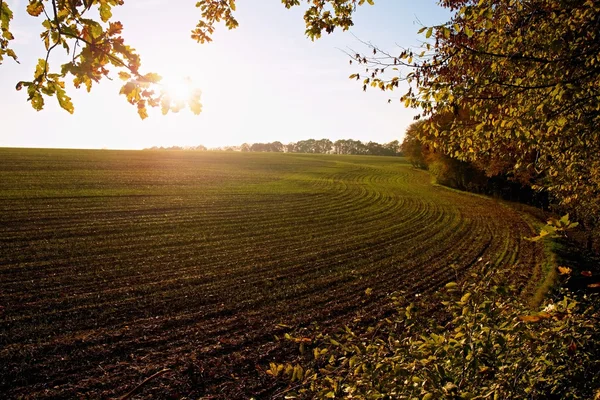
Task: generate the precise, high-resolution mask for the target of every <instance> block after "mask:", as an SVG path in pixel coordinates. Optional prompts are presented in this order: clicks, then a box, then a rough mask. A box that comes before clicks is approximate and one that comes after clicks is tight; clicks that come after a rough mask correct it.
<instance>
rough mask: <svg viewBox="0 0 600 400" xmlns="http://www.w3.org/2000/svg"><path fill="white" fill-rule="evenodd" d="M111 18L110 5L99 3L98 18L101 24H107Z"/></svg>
mask: <svg viewBox="0 0 600 400" xmlns="http://www.w3.org/2000/svg"><path fill="white" fill-rule="evenodd" d="M111 17H112V11H111V7H110V4H108V3H106V2H103V3H100V18H101V19H102V22H108V20H109V19H110V18H111Z"/></svg>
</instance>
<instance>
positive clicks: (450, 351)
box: [267, 267, 600, 399]
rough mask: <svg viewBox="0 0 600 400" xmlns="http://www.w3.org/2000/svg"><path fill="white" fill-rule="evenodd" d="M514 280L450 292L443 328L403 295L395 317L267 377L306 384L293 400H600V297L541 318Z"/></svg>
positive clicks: (274, 368) (499, 278)
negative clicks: (517, 290) (599, 326)
mask: <svg viewBox="0 0 600 400" xmlns="http://www.w3.org/2000/svg"><path fill="white" fill-rule="evenodd" d="M508 279H509V277H508V276H503V274H501V273H499V272H497V271H493V270H491V269H488V268H486V267H484V268H482V269H481V270H480V271H475V272H474V273H472V275H471V276H470V277H469V278H468V279H467V280H466V281H465V282H463V283H460V284H458V283H455V282H451V283H448V284H446V290H445V291H444V292H443V293H441V294H440V301H441V307H442V310H436V309H434V310H433V315H436V314H437V315H438V320H439V321H441V323H440V324H437V323H436V322H434V321H432V319H431V315H432V314H431V311H432V310H431V307H430V309H429V310H428V311H429V312H423V313H421V312H420V311H419V309H418V306H417V305H415V304H409V305H406V304H408V302H409V301H410V300H407V299H405V298H404V297H403V296H401V295H400V296H396V297H394V300H395V301H396V302H397V304H398V310H397V313H396V314H395V315H394V317H392V318H390V319H388V320H386V321H384V322H382V323H381V324H380V325H378V326H377V327H371V328H369V329H368V330H366V331H365V332H363V333H356V332H353V331H352V330H350V329H349V328H346V329H345V330H344V331H343V332H342V333H340V334H339V335H333V336H323V335H321V336H320V337H319V339H318V342H317V343H316V344H314V345H313V346H314V347H313V348H312V349H307V350H306V353H308V354H310V355H311V356H310V357H305V359H304V363H296V364H276V363H272V364H271V365H270V368H269V370H268V371H267V372H268V373H269V374H271V375H274V376H278V377H282V378H283V379H289V380H291V381H292V382H294V381H299V382H300V383H301V386H299V387H298V388H296V389H295V391H294V392H292V393H289V395H288V398H312V397H319V398H356V399H386V398H387V399H392V398H393V399H487V398H489V399H508V398H529V399H548V398H555V399H559V398H561V399H562V398H573V399H575V398H592V397H594V394H595V395H596V396H599V395H600V376H598V374H597V373H596V372H597V371H598V369H599V368H600V361H598V354H599V351H600V347H599V343H600V342H599V341H598V340H599V339H600V337H599V336H600V334H599V332H598V330H597V323H598V318H600V307H599V303H598V301H597V300H598V299H597V296H596V295H584V296H575V295H573V294H572V293H567V292H564V293H563V297H562V298H561V299H560V300H557V301H555V302H549V303H548V304H547V305H546V307H545V308H544V309H543V310H542V311H540V312H533V313H532V312H531V311H529V310H528V308H527V307H526V306H525V304H523V303H522V302H521V301H520V300H519V299H518V297H517V296H516V293H515V291H514V288H513V287H511V286H510V285H507V284H506V282H507V280H508ZM290 338H291V339H292V340H293V339H295V338H293V337H290Z"/></svg>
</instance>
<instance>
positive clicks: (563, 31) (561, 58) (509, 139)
mask: <svg viewBox="0 0 600 400" xmlns="http://www.w3.org/2000/svg"><path fill="white" fill-rule="evenodd" d="M440 5H441V6H442V7H445V8H447V9H449V10H450V11H451V12H452V17H451V20H450V21H448V22H447V23H445V24H442V25H439V26H433V27H423V28H422V30H421V32H422V34H423V35H424V36H425V44H424V48H423V49H419V50H414V49H413V50H411V49H402V50H400V51H399V52H398V54H392V53H389V52H386V51H384V50H381V49H379V48H377V47H375V46H371V50H370V52H371V51H372V52H373V53H374V54H371V53H369V54H368V55H367V54H365V55H361V54H356V55H354V56H353V58H354V60H355V61H357V62H358V63H360V64H361V67H364V68H365V69H367V71H365V70H364V69H363V70H362V71H359V72H358V73H356V74H353V75H352V78H353V79H359V81H360V82H361V85H362V86H363V88H364V89H367V88H369V87H376V88H379V89H383V90H393V89H394V88H397V87H399V85H400V83H401V82H402V81H403V80H405V81H407V83H408V84H409V85H410V86H409V89H408V92H407V93H405V95H404V96H402V97H401V101H403V102H404V103H405V104H406V105H407V106H411V107H414V108H416V109H418V110H419V112H420V116H421V117H422V118H425V119H427V120H428V127H429V128H428V129H429V130H430V131H431V132H433V133H435V134H434V135H429V136H427V137H424V140H425V141H426V142H428V143H429V144H430V145H432V146H434V147H435V148H437V149H439V150H440V151H443V152H444V153H445V154H448V155H450V156H452V157H454V158H456V159H459V160H469V161H481V160H486V159H492V158H493V159H495V160H496V161H498V163H497V164H496V166H499V165H500V162H503V163H504V164H507V165H506V169H507V170H510V171H512V172H513V173H514V174H515V175H520V174H521V175H524V176H531V177H534V178H535V184H536V185H537V186H538V187H539V188H544V189H546V190H549V191H550V192H552V193H554V194H555V195H556V196H557V198H559V199H560V200H561V202H562V204H563V205H564V206H566V207H568V208H570V209H571V210H575V211H577V213H578V218H583V219H590V220H595V219H597V218H598V217H597V216H598V215H599V212H600V137H599V129H598V126H600V30H599V29H598V27H599V26H600V3H599V2H597V1H594V0H487V1H479V0H441V1H440ZM392 71H393V74H392V75H390V74H389V73H390V72H392ZM365 75H366V76H365ZM460 110H467V111H468V118H459V117H458V114H459V111H460ZM439 114H445V115H454V116H456V118H453V120H452V125H451V127H450V129H440V127H439V125H438V124H436V122H435V118H431V117H435V115H439ZM481 164H485V162H483V163H481ZM596 222H597V221H596Z"/></svg>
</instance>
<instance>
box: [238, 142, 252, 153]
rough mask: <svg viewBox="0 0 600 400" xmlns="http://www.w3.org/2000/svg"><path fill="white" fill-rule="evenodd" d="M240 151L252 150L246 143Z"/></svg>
mask: <svg viewBox="0 0 600 400" xmlns="http://www.w3.org/2000/svg"><path fill="white" fill-rule="evenodd" d="M240 151H242V152H243V153H246V152H249V151H250V145H249V144H248V143H244V144H242V145H241V146H240Z"/></svg>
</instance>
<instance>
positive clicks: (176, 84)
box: [162, 76, 197, 103]
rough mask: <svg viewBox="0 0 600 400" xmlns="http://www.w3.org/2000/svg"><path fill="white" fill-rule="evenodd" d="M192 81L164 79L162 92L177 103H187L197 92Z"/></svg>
mask: <svg viewBox="0 0 600 400" xmlns="http://www.w3.org/2000/svg"><path fill="white" fill-rule="evenodd" d="M196 89H197V88H196V87H195V86H194V84H193V82H192V79H191V78H190V77H189V76H188V77H185V78H181V77H179V78H163V80H162V91H163V93H164V94H166V95H167V96H169V97H170V98H171V100H172V101H173V102H175V103H180V102H183V103H187V102H188V101H189V100H190V98H191V97H192V96H193V95H194V92H195V91H196Z"/></svg>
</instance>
